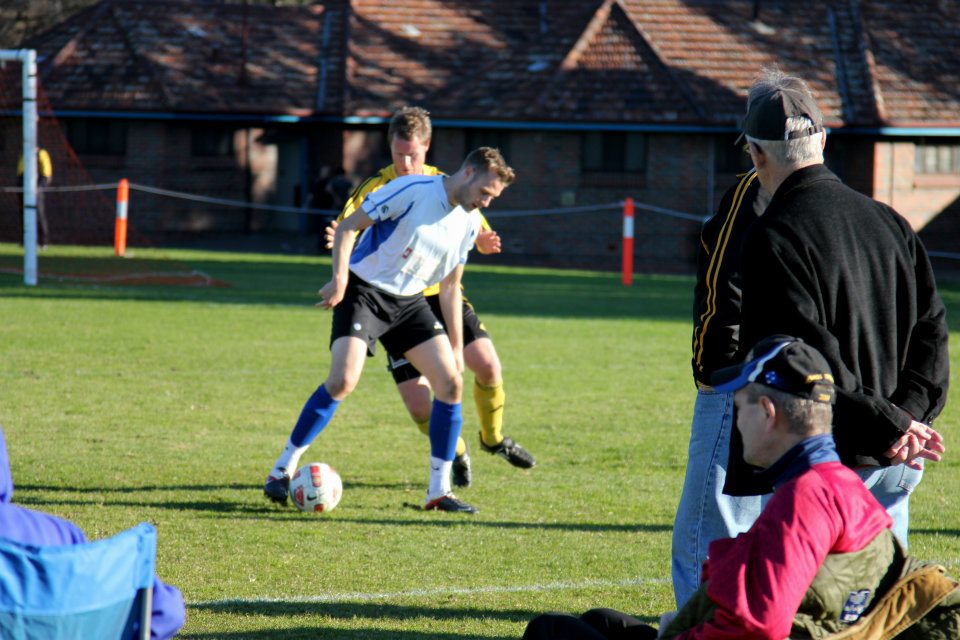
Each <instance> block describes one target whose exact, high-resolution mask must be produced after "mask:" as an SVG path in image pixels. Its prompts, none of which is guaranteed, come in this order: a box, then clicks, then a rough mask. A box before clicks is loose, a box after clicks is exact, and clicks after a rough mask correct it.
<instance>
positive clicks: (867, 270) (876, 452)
mask: <svg viewBox="0 0 960 640" xmlns="http://www.w3.org/2000/svg"><path fill="white" fill-rule="evenodd" d="M743 131H744V135H745V136H746V139H747V143H748V144H749V147H750V156H751V158H752V160H753V163H754V166H755V167H756V169H757V174H758V176H759V179H760V183H761V184H762V185H763V187H764V188H765V189H766V190H767V191H769V192H770V193H772V194H773V197H772V199H771V201H770V204H769V206H768V207H767V210H766V212H765V213H764V215H763V217H761V218H760V220H759V221H758V222H757V223H756V224H754V225H753V226H752V228H751V230H750V232H749V234H748V235H747V237H746V239H745V241H744V245H743V251H742V257H741V272H742V275H743V306H742V316H741V341H740V346H741V351H742V352H744V353H745V352H746V351H747V350H748V349H749V348H750V347H751V346H752V345H753V344H754V343H755V342H756V341H757V340H759V339H761V338H763V337H764V336H768V335H772V334H777V333H782V334H788V335H793V336H797V337H799V338H802V339H803V340H804V341H805V342H807V343H808V344H810V345H811V346H813V347H814V348H815V349H817V350H818V351H820V352H821V353H822V354H823V355H824V356H825V357H826V359H827V361H828V362H829V364H830V368H831V369H832V370H833V375H834V376H835V378H836V383H837V391H838V393H837V403H836V408H835V410H834V437H835V439H836V442H837V450H838V452H839V454H840V457H841V460H842V461H843V462H844V463H845V464H846V465H848V466H850V467H853V468H854V469H856V470H857V472H858V473H859V474H860V476H861V478H863V480H864V482H865V483H866V485H867V487H868V488H870V490H871V492H872V493H873V494H874V495H875V496H876V497H877V499H878V500H879V501H880V503H881V504H882V505H883V506H884V507H885V508H886V509H887V511H888V512H889V513H890V515H891V516H892V517H893V520H894V527H893V530H894V533H895V534H897V537H898V538H900V540H901V542H902V543H903V544H904V546H906V541H907V527H908V524H909V512H908V500H909V494H910V491H911V490H912V488H913V487H914V486H916V484H917V483H918V482H919V481H920V476H921V474H922V472H923V460H924V459H927V460H932V461H937V460H939V459H940V454H941V453H942V452H943V451H944V446H943V438H942V437H941V436H940V434H939V433H937V431H935V430H934V429H933V428H932V427H930V424H931V423H932V421H933V419H934V418H936V417H937V415H939V413H940V411H941V410H942V409H943V405H944V402H945V401H946V395H947V383H948V375H949V361H948V353H947V324H946V319H945V310H944V306H943V302H942V301H941V300H940V297H939V295H938V294H937V288H936V283H935V281H934V276H933V269H932V267H931V266H930V261H929V258H928V257H927V253H926V250H925V249H924V247H923V245H922V244H921V242H920V240H919V238H917V235H916V233H914V231H913V230H912V229H911V228H910V225H909V223H908V222H907V221H906V220H905V219H904V218H902V217H901V216H900V215H899V214H897V212H896V211H894V210H893V209H892V208H890V207H888V206H886V205H884V204H881V203H879V202H876V201H875V200H872V199H870V198H868V197H866V196H864V195H862V194H860V193H858V192H856V191H854V190H853V189H851V188H849V187H847V186H845V185H844V184H843V183H841V182H840V180H839V179H838V178H837V176H835V175H834V174H833V173H832V172H830V170H828V169H827V168H826V167H825V166H824V165H823V147H824V145H825V143H826V132H825V131H824V127H823V116H822V115H821V113H820V110H819V108H818V107H817V105H816V102H815V101H814V99H813V96H812V95H811V93H810V90H809V88H808V87H807V85H806V83H804V82H803V81H802V80H800V79H798V78H791V77H787V76H784V75H783V74H782V73H780V72H779V71H767V72H764V74H763V75H762V76H761V77H760V78H759V79H758V80H757V81H756V82H755V83H754V84H753V86H752V87H751V88H750V91H749V94H748V99H747V115H746V118H745V119H744V127H743ZM735 458H736V457H735V456H734V457H733V458H732V460H731V463H733V462H735V461H737V460H736V459H735ZM731 475H733V473H732V472H731ZM758 491H760V492H762V491H763V489H762V488H760V489H758Z"/></svg>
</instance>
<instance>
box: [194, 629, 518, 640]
mask: <svg viewBox="0 0 960 640" xmlns="http://www.w3.org/2000/svg"><path fill="white" fill-rule="evenodd" d="M484 637H485V638H504V639H507V638H509V639H511V640H516V637H515V636H512V635H506V636H484ZM177 638H181V640H264V638H270V640H316V639H317V638H331V639H332V638H336V640H476V638H477V636H476V635H473V634H460V633H436V632H427V631H397V630H385V629H330V628H329V627H305V628H303V629H269V630H262V631H232V632H227V633H224V632H222V631H215V632H210V633H181V634H178V635H177Z"/></svg>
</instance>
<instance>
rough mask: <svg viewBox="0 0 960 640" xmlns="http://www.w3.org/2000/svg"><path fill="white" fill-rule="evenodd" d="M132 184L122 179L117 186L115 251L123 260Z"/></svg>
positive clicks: (114, 232) (125, 248)
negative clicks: (128, 201) (128, 203)
mask: <svg viewBox="0 0 960 640" xmlns="http://www.w3.org/2000/svg"><path fill="white" fill-rule="evenodd" d="M129 197H130V183H129V182H127V179H126V178H122V179H121V180H120V183H119V184H118V185H117V221H116V223H115V224H114V226H113V250H114V253H116V254H117V255H118V256H120V257H121V258H122V257H123V254H124V253H125V252H126V251H127V200H128V199H129Z"/></svg>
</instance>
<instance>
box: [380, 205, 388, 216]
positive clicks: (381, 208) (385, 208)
mask: <svg viewBox="0 0 960 640" xmlns="http://www.w3.org/2000/svg"><path fill="white" fill-rule="evenodd" d="M387 211H390V207H388V206H387V205H385V204H382V205H380V213H383V214H385V213H387Z"/></svg>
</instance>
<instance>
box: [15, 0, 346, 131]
mask: <svg viewBox="0 0 960 640" xmlns="http://www.w3.org/2000/svg"><path fill="white" fill-rule="evenodd" d="M345 8H346V4H345V3H343V2H332V1H331V2H327V3H326V6H322V5H318V6H312V7H308V8H295V7H288V8H284V9H282V10H281V9H277V8H275V7H268V6H260V5H252V6H243V5H225V4H221V3H213V2H203V1H200V2H197V1H190V0H161V1H147V0H140V1H138V0H104V2H101V3H100V4H98V5H95V6H94V7H92V8H90V9H88V10H86V11H83V12H81V13H80V14H78V15H76V16H74V17H73V18H71V19H69V20H67V21H66V22H64V23H63V24H61V25H60V26H58V27H56V28H54V29H53V30H52V31H50V32H48V33H46V34H44V35H42V36H39V37H38V38H36V39H35V40H34V41H33V42H30V43H28V44H32V45H34V46H35V47H36V48H37V49H38V51H39V53H40V54H41V55H43V59H42V61H41V64H40V77H41V82H42V84H43V86H44V88H45V90H46V92H47V95H48V96H49V98H50V101H51V102H52V104H53V105H54V107H55V108H68V109H102V110H142V111H205V112H210V111H212V112H240V113H243V112H257V113H284V114H290V113H302V114H309V113H313V112H315V111H334V112H335V111H339V110H340V108H341V106H342V98H343V40H342V36H343V34H344V32H345V30H344V24H345V22H344V21H345V19H346V12H345Z"/></svg>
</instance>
